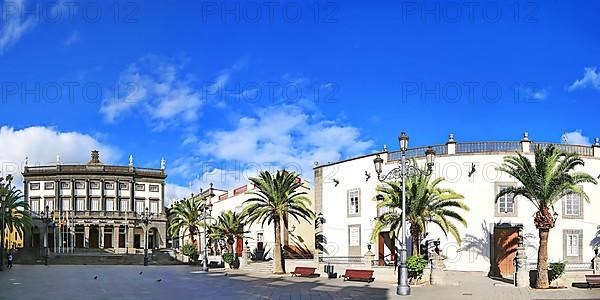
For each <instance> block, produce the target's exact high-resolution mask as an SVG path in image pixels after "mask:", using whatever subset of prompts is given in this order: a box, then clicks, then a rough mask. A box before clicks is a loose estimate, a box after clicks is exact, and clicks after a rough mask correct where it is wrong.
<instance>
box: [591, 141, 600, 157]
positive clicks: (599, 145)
mask: <svg viewBox="0 0 600 300" xmlns="http://www.w3.org/2000/svg"><path fill="white" fill-rule="evenodd" d="M592 151H593V154H594V157H600V142H599V141H598V138H594V144H593V145H592Z"/></svg>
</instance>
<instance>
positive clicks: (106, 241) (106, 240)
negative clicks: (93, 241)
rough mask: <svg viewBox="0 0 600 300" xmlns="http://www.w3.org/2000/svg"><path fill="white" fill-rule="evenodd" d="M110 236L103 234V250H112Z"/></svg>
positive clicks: (109, 234)
mask: <svg viewBox="0 0 600 300" xmlns="http://www.w3.org/2000/svg"><path fill="white" fill-rule="evenodd" d="M112 247H113V246H112V234H111V233H105V234H104V248H112Z"/></svg>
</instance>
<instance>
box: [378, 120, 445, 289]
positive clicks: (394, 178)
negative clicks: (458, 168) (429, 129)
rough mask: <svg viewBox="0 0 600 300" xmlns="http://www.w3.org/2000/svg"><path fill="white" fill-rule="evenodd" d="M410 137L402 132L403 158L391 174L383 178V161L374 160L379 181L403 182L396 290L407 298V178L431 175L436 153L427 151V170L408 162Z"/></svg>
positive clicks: (400, 141) (399, 138) (401, 147)
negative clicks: (407, 154) (407, 176)
mask: <svg viewBox="0 0 600 300" xmlns="http://www.w3.org/2000/svg"><path fill="white" fill-rule="evenodd" d="M408 139H409V138H408V135H407V134H406V132H402V133H401V134H400V136H399V137H398V143H399V144H400V151H401V153H402V158H401V160H400V163H399V166H397V167H396V168H394V169H392V170H391V171H390V172H389V173H387V174H385V175H383V176H382V173H383V159H382V158H381V157H380V156H379V154H377V157H375V159H373V164H374V166H375V172H377V179H378V180H379V181H380V182H383V183H389V182H398V181H401V182H402V227H401V229H402V234H401V235H400V237H401V239H400V247H399V248H400V260H399V262H398V269H399V272H398V287H397V288H396V294H398V295H402V296H407V295H410V286H409V285H408V268H407V266H406V259H407V257H406V243H405V242H406V241H405V240H406V183H405V178H406V175H407V174H408V175H409V176H414V175H426V176H428V175H430V174H431V172H432V168H433V163H434V160H435V151H434V150H433V149H431V147H429V148H427V150H426V151H425V161H426V163H427V169H426V170H425V171H423V170H421V169H420V168H419V167H418V166H417V165H416V163H414V162H412V161H411V162H409V163H408V164H407V162H406V151H407V150H408Z"/></svg>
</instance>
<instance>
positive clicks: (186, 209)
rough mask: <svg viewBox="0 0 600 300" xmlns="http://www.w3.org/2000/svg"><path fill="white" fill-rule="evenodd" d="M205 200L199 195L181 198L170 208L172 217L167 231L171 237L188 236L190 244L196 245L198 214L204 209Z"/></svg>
mask: <svg viewBox="0 0 600 300" xmlns="http://www.w3.org/2000/svg"><path fill="white" fill-rule="evenodd" d="M204 205H205V202H204V201H203V200H202V199H200V198H199V197H191V198H189V199H183V200H182V201H180V202H178V203H177V204H175V206H174V207H173V208H172V209H171V213H172V219H171V223H170V224H169V233H170V234H171V236H172V237H180V236H181V235H182V234H183V236H184V237H185V236H186V235H188V236H189V240H190V242H191V243H192V244H194V245H196V247H197V246H198V244H197V240H196V234H200V233H199V230H198V227H199V226H200V224H199V223H200V221H199V220H200V219H201V218H200V214H201V212H202V211H204Z"/></svg>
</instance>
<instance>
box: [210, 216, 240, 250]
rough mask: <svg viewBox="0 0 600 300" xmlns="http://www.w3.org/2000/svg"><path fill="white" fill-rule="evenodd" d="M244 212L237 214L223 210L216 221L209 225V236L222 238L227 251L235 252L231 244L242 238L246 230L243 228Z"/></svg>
mask: <svg viewBox="0 0 600 300" xmlns="http://www.w3.org/2000/svg"><path fill="white" fill-rule="evenodd" d="M244 218H245V216H244V214H238V213H236V212H232V211H230V210H228V211H224V212H222V213H221V215H219V216H218V217H217V222H216V224H214V225H209V230H210V232H211V233H210V234H209V236H210V237H211V238H216V239H223V240H225V242H226V243H227V251H228V252H229V253H234V254H237V251H235V252H234V250H233V245H234V244H235V241H236V240H238V239H243V238H244V234H246V233H248V231H245V230H244V226H245V225H246V224H245V223H244Z"/></svg>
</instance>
